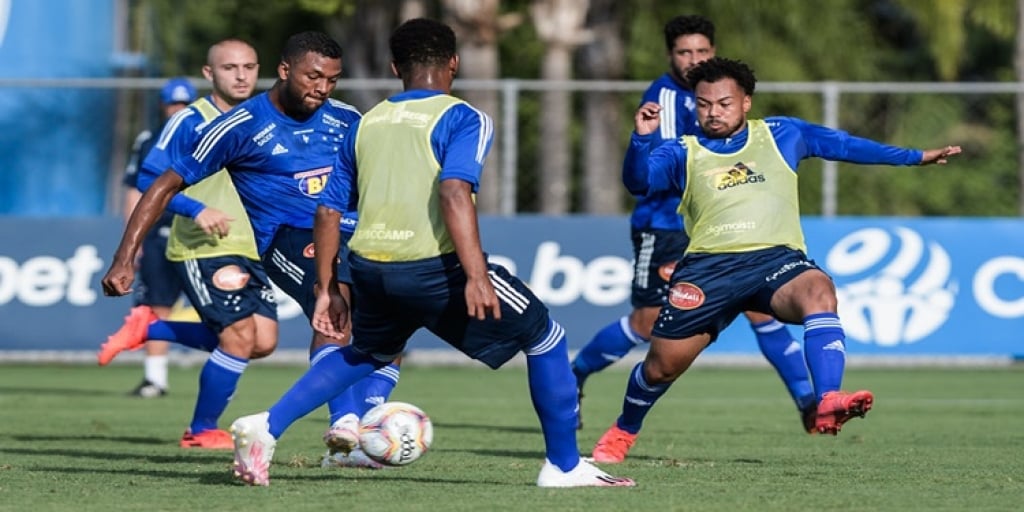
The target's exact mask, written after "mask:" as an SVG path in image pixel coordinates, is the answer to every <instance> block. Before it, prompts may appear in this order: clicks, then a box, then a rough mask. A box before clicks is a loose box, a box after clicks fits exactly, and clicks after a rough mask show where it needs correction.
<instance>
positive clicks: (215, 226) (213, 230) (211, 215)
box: [193, 206, 235, 238]
mask: <svg viewBox="0 0 1024 512" xmlns="http://www.w3.org/2000/svg"><path fill="white" fill-rule="evenodd" d="M193 220H195V222H196V225H197V226H199V228H200V229H202V230H203V232H204V233H206V234H207V235H216V236H218V237H220V238H224V237H226V236H228V231H230V230H231V222H232V221H234V220H235V219H234V218H232V217H231V216H229V215H228V214H226V213H224V212H222V211H220V210H218V209H217V208H214V207H212V206H207V207H206V208H203V209H202V211H200V212H199V215H196V218H195V219H193Z"/></svg>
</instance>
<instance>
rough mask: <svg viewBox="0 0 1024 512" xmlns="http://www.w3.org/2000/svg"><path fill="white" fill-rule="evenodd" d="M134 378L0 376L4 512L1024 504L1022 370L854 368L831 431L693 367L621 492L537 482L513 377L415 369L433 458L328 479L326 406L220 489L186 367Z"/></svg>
mask: <svg viewBox="0 0 1024 512" xmlns="http://www.w3.org/2000/svg"><path fill="white" fill-rule="evenodd" d="M302 371H303V369H302V368H299V367H280V366H272V365H260V364H254V365H252V366H251V367H250V368H249V370H248V371H247V372H246V374H245V376H244V377H243V379H242V382H241V385H240V389H239V392H238V394H237V396H236V398H235V400H234V401H233V402H232V403H231V406H230V407H229V408H228V411H227V413H226V414H225V417H224V419H223V421H222V427H224V426H226V425H227V424H229V423H230V421H231V420H233V419H234V418H235V417H237V416H240V415H244V414H249V413H252V412H256V411H258V410H261V409H265V408H266V407H267V406H268V405H270V404H271V403H272V402H273V401H274V400H276V399H277V397H278V396H279V395H280V394H281V393H282V392H283V391H284V390H285V389H286V388H287V387H288V386H289V385H290V383H291V382H292V381H293V380H294V379H295V378H296V377H297V376H298V375H299V374H300V373H301V372H302ZM140 374H141V371H140V370H139V368H137V367H132V366H117V365H115V366H112V367H108V368H95V367H87V366H74V365H72V366H57V365H46V366H41V365H40V366H31V365H3V366H0V510H3V511H8V510H11V511H23V510H33V511H37V510H38V511H46V510H76V511H78V510H97V511H99V510H102V511H114V510H133V511H157V510H168V511H190V510H203V511H207V510H243V511H244V510H261V511H262V510H266V511H273V510H289V511H292V512H294V511H299V510H316V511H324V510H353V511H359V510H388V511H390V510H423V511H447V510H467V511H469V510H472V511H481V510H487V511H489V510H583V511H588V512H593V511H598V510H614V511H627V510H656V511H664V510H729V511H763V510H786V511H801V510H817V509H825V510H858V511H862V510H929V511H931V510H950V511H953V510H957V511H960V510H971V511H980V510H1021V509H1022V508H1024V396H1022V395H1021V391H1022V390H1024V368H1020V367H1012V368H985V369H896V368H888V369H870V370H869V369H861V368H852V369H850V370H849V371H848V372H847V377H846V382H845V385H846V387H847V388H860V387H866V388H869V389H871V390H872V391H874V392H875V394H876V403H875V408H874V410H872V411H871V413H870V414H869V415H868V417H867V418H866V419H857V420H853V421H851V422H850V423H848V424H847V426H846V429H845V430H844V431H843V432H842V433H841V434H840V435H839V436H838V437H824V436H808V435H806V434H804V433H802V432H801V429H800V424H799V420H798V418H797V414H796V411H795V409H794V408H793V406H792V405H791V404H790V402H789V399H788V398H787V397H786V394H785V392H784V391H783V389H782V386H781V384H780V383H779V382H778V380H777V378H776V377H775V375H774V374H773V373H772V372H771V371H770V370H767V369H765V370H760V369H721V368H710V367H709V368H704V367H698V368H695V369H693V370H692V371H691V372H689V373H688V374H687V375H686V376H684V377H683V378H682V379H681V380H680V381H679V382H678V383H677V384H676V386H675V387H674V388H673V389H672V390H671V391H670V392H669V393H668V394H667V395H666V396H665V398H664V399H663V400H662V401H661V402H659V404H658V406H657V407H656V408H655V409H654V411H653V412H652V413H651V415H650V416H649V417H648V421H647V424H646V426H645V430H644V431H643V433H642V434H641V437H640V439H639V441H638V442H637V445H636V446H635V447H634V449H633V452H632V454H631V455H630V457H629V458H628V459H627V461H626V462H625V463H624V464H621V465H619V466H612V467H608V468H606V469H609V470H610V472H613V473H615V474H621V475H625V476H629V477H632V478H634V479H636V480H637V482H638V486H637V487H636V488H633V489H594V488H590V489H561V490H557V489H556V490H552V489H540V488H537V487H535V486H534V480H535V478H536V476H537V472H538V470H539V468H540V464H541V461H542V457H543V449H542V446H543V445H542V439H541V435H540V429H539V426H538V424H537V421H536V419H535V417H534V415H533V410H532V408H531V406H530V402H529V398H528V395H527V389H526V380H525V370H524V369H523V368H508V369H503V370H500V371H497V372H492V371H490V370H487V369H484V368H482V367H457V368H447V367H446V368H437V367H412V368H407V369H405V371H404V372H403V375H402V380H401V382H400V384H399V386H398V388H397V389H396V391H395V393H394V395H393V396H392V398H394V399H397V400H404V401H409V402H412V403H415V404H417V405H419V406H421V407H422V408H423V409H424V410H426V411H427V413H428V414H430V415H431V417H432V418H433V420H434V424H435V437H434V447H433V449H432V450H431V451H430V452H429V453H428V454H427V455H425V456H424V458H423V459H421V460H419V461H417V462H416V463H415V464H413V465H411V466H408V467H405V468H400V469H389V470H382V471H371V470H362V469H332V470H323V469H321V468H320V467H319V456H320V455H321V453H322V451H323V447H322V445H321V443H320V440H319V439H320V436H321V434H322V433H323V430H324V429H325V428H326V423H327V420H326V414H327V413H326V410H320V411H316V412H314V413H313V414H311V415H310V416H309V417H307V418H305V419H303V420H301V421H299V422H298V423H296V424H295V425H294V426H293V427H292V428H291V429H290V430H289V431H288V432H287V433H286V434H285V435H284V436H283V438H282V439H281V440H280V442H279V443H278V448H277V455H276V458H275V464H274V466H273V467H272V468H271V486H270V487H269V488H251V487H245V486H243V485H241V484H239V483H237V482H236V481H234V480H233V479H232V477H231V473H230V462H231V454H230V452H199V451H186V450H182V449H179V448H178V447H177V440H178V438H179V437H180V436H181V433H182V431H183V430H184V429H185V427H186V426H187V423H188V419H189V417H190V415H191V411H192V405H193V399H194V393H195V388H196V379H197V374H198V369H195V368H192V369H174V368H172V374H171V382H172V392H171V394H170V395H169V396H167V397H166V398H162V399H156V400H141V399H133V398H129V397H127V396H125V395H124V393H125V391H126V390H128V389H129V388H131V387H132V386H133V385H134V384H136V381H137V379H138V378H139V376H140ZM625 378H626V373H625V371H624V370H622V369H616V370H612V371H608V372H606V373H603V374H600V375H597V376H595V377H593V378H592V379H591V381H590V382H588V388H587V398H586V399H585V401H584V421H585V428H584V430H583V431H581V432H580V439H579V444H580V448H581V450H582V451H583V452H584V453H589V451H590V448H591V447H592V446H593V443H594V441H595V440H596V439H597V438H598V437H599V436H600V435H601V433H602V432H603V431H604V429H605V428H606V427H607V426H608V425H609V424H610V423H611V421H612V420H613V418H614V417H615V415H616V414H617V411H618V407H619V402H620V401H621V396H622V389H623V386H624V384H625Z"/></svg>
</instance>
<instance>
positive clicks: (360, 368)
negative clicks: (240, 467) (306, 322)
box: [268, 345, 387, 438]
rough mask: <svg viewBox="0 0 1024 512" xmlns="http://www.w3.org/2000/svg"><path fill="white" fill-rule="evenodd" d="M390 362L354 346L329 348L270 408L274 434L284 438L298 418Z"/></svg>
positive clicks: (271, 426)
mask: <svg viewBox="0 0 1024 512" xmlns="http://www.w3.org/2000/svg"><path fill="white" fill-rule="evenodd" d="M386 364H387V363H385V362H381V361H378V360H376V359H374V358H372V357H370V356H369V355H365V354H360V353H358V352H356V351H354V350H353V349H352V346H351V345H349V346H347V347H341V349H340V350H331V351H328V352H327V353H325V354H324V355H323V357H320V358H318V359H316V361H315V362H314V363H313V365H312V366H310V367H309V369H308V370H306V373H305V374H303V375H302V377H300V378H299V380H297V381H296V382H295V384H293V385H292V387H291V389H289V390H288V391H286V392H285V394H284V395H283V396H281V398H280V399H279V400H278V401H277V403H275V404H274V405H273V406H271V407H270V409H269V411H270V418H269V419H268V423H269V424H270V435H272V436H274V437H275V438H280V437H281V434H283V433H284V431H285V430H286V429H287V428H288V427H289V426H290V425H291V424H292V423H294V422H295V420H298V419H299V418H301V417H303V416H305V415H307V414H309V413H311V412H313V411H314V410H316V408H317V407H320V406H321V405H324V404H325V403H327V401H328V400H330V399H332V398H334V397H335V396H337V395H338V394H339V393H341V392H342V391H345V390H346V389H348V388H349V387H350V386H352V384H354V383H355V382H356V381H358V380H359V379H362V378H363V377H365V376H367V375H369V374H370V373H372V372H373V371H374V370H376V369H378V368H380V367H382V366H384V365H386Z"/></svg>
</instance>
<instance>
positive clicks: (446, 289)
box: [349, 254, 549, 368]
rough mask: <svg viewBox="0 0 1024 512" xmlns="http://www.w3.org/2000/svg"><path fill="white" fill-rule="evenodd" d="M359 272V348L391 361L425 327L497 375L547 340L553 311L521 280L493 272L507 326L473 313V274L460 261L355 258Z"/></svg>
mask: <svg viewBox="0 0 1024 512" xmlns="http://www.w3.org/2000/svg"><path fill="white" fill-rule="evenodd" d="M349 264H350V266H351V268H352V277H353V283H352V295H353V296H354V297H355V301H356V307H355V308H354V310H353V314H352V344H353V346H354V347H355V348H356V349H357V350H359V351H360V352H363V353H366V354H370V355H373V356H376V357H378V358H380V359H386V358H390V357H393V356H396V355H398V354H400V353H401V352H402V351H403V350H405V344H406V342H407V341H408V340H409V337H410V336H412V333H413V332H415V331H416V330H417V329H419V328H420V327H426V328H427V329H428V330H430V332H432V333H434V334H436V335H437V336H438V337H439V338H441V339H443V340H444V341H446V342H447V343H448V344H449V345H451V346H453V347H455V348H456V349H458V350H459V351H461V352H462V353H463V354H466V355H467V356H469V357H471V358H473V359H476V360H478V361H480V362H482V363H484V364H486V365H487V366H490V367H491V368H498V367H500V366H501V365H503V364H505V362H507V361H508V360H509V359H511V358H512V357H513V356H515V355H516V353H518V352H520V351H523V350H525V349H527V348H529V347H530V346H532V345H533V344H534V343H536V342H538V341H540V340H541V338H542V337H543V336H544V335H545V334H546V333H547V330H548V322H549V318H548V308H547V306H545V305H544V304H543V303H542V302H541V301H540V299H538V298H537V296H535V295H534V294H533V292H531V291H530V289H529V288H527V287H526V285H524V284H523V283H522V282H521V281H520V280H519V279H518V278H516V277H515V276H513V275H512V274H510V273H509V272H508V270H506V269H505V267H502V266H500V265H495V264H488V268H489V274H490V278H491V283H492V284H493V285H494V291H495V292H496V293H497V295H498V299H499V302H500V304H501V320H494V319H493V318H487V319H485V320H477V319H475V318H470V317H469V315H468V314H467V313H466V296H465V287H466V274H465V273H464V272H463V269H462V266H461V265H460V264H459V260H458V258H457V257H456V256H455V255H454V254H446V255H443V256H440V257H436V258H428V259H425V260H419V261H412V262H391V263H385V262H377V261H371V260H367V259H365V258H362V257H359V256H358V255H356V254H350V255H349Z"/></svg>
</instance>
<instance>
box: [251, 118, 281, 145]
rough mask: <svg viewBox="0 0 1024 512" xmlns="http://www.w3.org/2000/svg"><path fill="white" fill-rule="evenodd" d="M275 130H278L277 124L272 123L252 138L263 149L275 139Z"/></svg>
mask: <svg viewBox="0 0 1024 512" xmlns="http://www.w3.org/2000/svg"><path fill="white" fill-rule="evenodd" d="M274 128H277V124H276V123H270V124H268V125H267V126H264V127H263V129H262V130H260V131H259V132H258V133H257V134H256V135H254V136H253V137H252V141H253V142H255V143H256V145H257V146H259V147H261V148H262V147H263V145H264V144H266V143H268V142H270V139H273V138H274Z"/></svg>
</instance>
